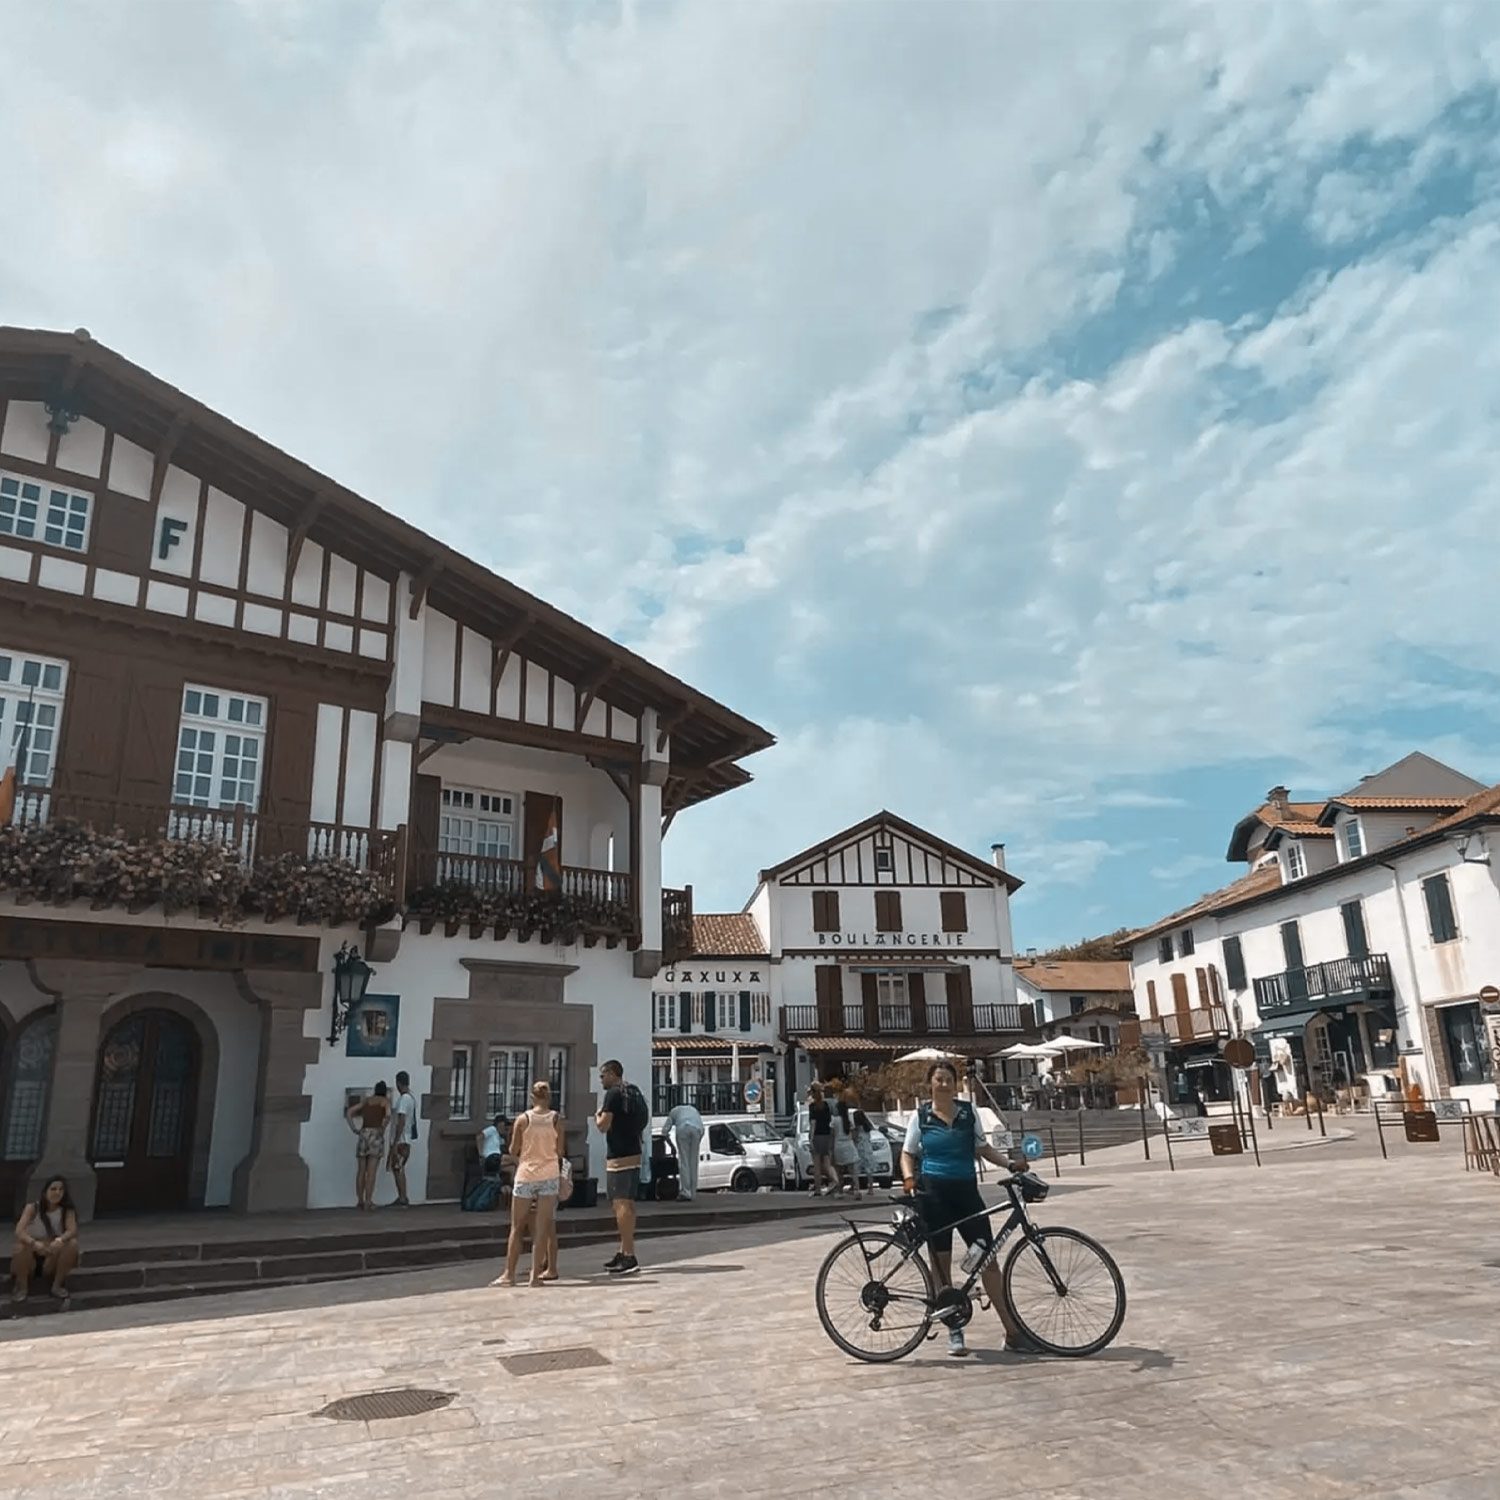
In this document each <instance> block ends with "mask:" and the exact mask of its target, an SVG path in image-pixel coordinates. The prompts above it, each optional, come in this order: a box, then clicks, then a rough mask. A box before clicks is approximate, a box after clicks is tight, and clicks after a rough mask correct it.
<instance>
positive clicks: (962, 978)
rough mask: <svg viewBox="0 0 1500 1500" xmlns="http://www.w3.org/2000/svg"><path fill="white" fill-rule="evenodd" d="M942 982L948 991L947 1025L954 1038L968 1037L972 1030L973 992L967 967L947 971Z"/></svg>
mask: <svg viewBox="0 0 1500 1500" xmlns="http://www.w3.org/2000/svg"><path fill="white" fill-rule="evenodd" d="M943 980H944V983H945V984H946V985H947V989H948V1024H949V1025H950V1026H951V1027H952V1028H953V1034H954V1035H955V1036H969V1035H971V1034H972V1032H973V1030H974V991H973V989H972V983H973V981H972V979H971V978H970V976H969V968H968V965H967V964H965V965H964V967H963V968H961V969H949V970H948V972H947V973H946V974H945V975H944V976H943Z"/></svg>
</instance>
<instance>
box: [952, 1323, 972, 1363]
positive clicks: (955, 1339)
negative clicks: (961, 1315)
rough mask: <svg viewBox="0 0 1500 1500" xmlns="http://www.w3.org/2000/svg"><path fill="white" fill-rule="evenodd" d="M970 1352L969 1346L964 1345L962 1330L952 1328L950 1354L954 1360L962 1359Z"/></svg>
mask: <svg viewBox="0 0 1500 1500" xmlns="http://www.w3.org/2000/svg"><path fill="white" fill-rule="evenodd" d="M968 1352H969V1346H968V1345H967V1344H966V1343H964V1331H963V1329H962V1328H950V1329H949V1330H948V1353H949V1354H951V1355H952V1356H953V1358H954V1359H962V1358H963V1357H964V1355H966V1354H967V1353H968Z"/></svg>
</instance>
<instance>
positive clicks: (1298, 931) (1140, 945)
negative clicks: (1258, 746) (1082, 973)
mask: <svg viewBox="0 0 1500 1500" xmlns="http://www.w3.org/2000/svg"><path fill="white" fill-rule="evenodd" d="M1497 829H1500V786H1492V787H1485V786H1484V785H1483V784H1482V783H1480V782H1478V781H1476V780H1474V779H1473V778H1471V777H1469V776H1466V775H1464V774H1463V773H1461V772H1459V771H1455V770H1453V769H1452V768H1451V767H1449V766H1445V765H1442V764H1441V763H1440V762H1438V761H1435V760H1433V759H1431V758H1430V757H1429V756H1426V755H1423V754H1420V753H1415V754H1412V755H1408V756H1407V757H1405V758H1404V759H1403V760H1401V761H1398V762H1397V763H1396V764H1395V765H1392V766H1389V767H1387V768H1386V769H1385V770H1384V771H1381V772H1379V773H1378V774H1376V775H1373V776H1367V777H1365V778H1364V779H1363V780H1362V781H1361V782H1360V783H1359V784H1358V785H1357V786H1355V787H1353V788H1351V789H1350V790H1349V791H1347V792H1343V793H1340V794H1339V795H1336V796H1333V797H1325V798H1321V799H1318V800H1315V801H1302V802H1294V801H1292V800H1291V797H1290V794H1289V793H1288V791H1287V789H1286V788H1284V787H1275V788H1273V789H1272V791H1271V792H1270V794H1269V796H1268V797H1267V800H1266V802H1265V803H1264V804H1262V805H1261V806H1260V807H1258V808H1256V809H1255V811H1253V812H1251V813H1249V814H1247V815H1246V816H1245V817H1244V818H1242V819H1241V820H1240V821H1239V823H1238V824H1237V825H1236V827H1235V830H1234V834H1233V836H1232V838H1231V842H1230V846H1229V852H1228V857H1229V859H1230V860H1231V861H1232V862H1236V863H1239V862H1243V863H1244V864H1245V865H1246V866H1247V867H1248V868H1247V870H1246V873H1245V874H1243V875H1242V876H1240V878H1239V879H1237V880H1235V881H1234V882H1233V883H1231V884H1230V885H1228V886H1225V887H1223V888H1222V889H1220V890H1217V891H1214V892H1212V893H1211V894H1209V895H1207V896H1205V897H1203V898H1201V899H1200V900H1199V901H1197V902H1195V903H1194V904H1193V905H1191V906H1189V907H1187V908H1185V909H1183V910H1182V911H1179V912H1175V913H1173V914H1172V915H1170V916H1168V917H1163V918H1161V919H1160V920H1158V921H1156V922H1153V923H1151V924H1150V925H1148V926H1146V927H1143V928H1141V929H1140V930H1138V931H1137V932H1135V933H1133V934H1132V935H1131V938H1130V952H1131V972H1132V987H1133V990H1134V996H1135V1004H1136V1010H1137V1013H1138V1015H1139V1017H1140V1019H1141V1025H1142V1029H1143V1031H1147V1032H1149V1031H1153V1030H1154V1031H1157V1032H1158V1033H1160V1034H1163V1035H1164V1038H1165V1040H1166V1042H1167V1044H1168V1048H1169V1050H1168V1054H1167V1055H1168V1064H1169V1066H1168V1073H1169V1079H1171V1080H1172V1081H1173V1083H1174V1086H1175V1087H1177V1088H1179V1089H1180V1088H1182V1087H1184V1086H1185V1083H1186V1079H1185V1074H1186V1071H1187V1069H1188V1068H1189V1067H1190V1066H1191V1065H1192V1064H1193V1063H1195V1062H1198V1060H1199V1059H1200V1058H1202V1057H1204V1056H1205V1055H1207V1056H1209V1057H1210V1060H1212V1057H1213V1056H1216V1054H1217V1051H1218V1048H1219V1044H1220V1043H1221V1042H1222V1040H1223V1038H1224V1037H1225V1036H1227V1035H1228V1034H1230V1033H1231V1032H1240V1031H1243V1032H1245V1033H1248V1034H1249V1035H1250V1036H1251V1037H1252V1038H1253V1040H1254V1042H1255V1045H1256V1050H1257V1054H1258V1059H1259V1064H1260V1070H1261V1072H1262V1074H1263V1075H1264V1076H1266V1077H1267V1078H1268V1079H1269V1080H1270V1086H1271V1088H1272V1089H1273V1090H1275V1091H1276V1092H1279V1093H1281V1094H1283V1095H1286V1094H1291V1095H1294V1096H1297V1097H1300V1096H1301V1095H1302V1094H1303V1093H1304V1092H1305V1091H1307V1090H1310V1089H1315V1090H1319V1091H1321V1092H1323V1093H1324V1094H1336V1093H1337V1091H1340V1090H1346V1091H1349V1092H1351V1093H1353V1094H1359V1093H1362V1092H1364V1091H1365V1090H1369V1091H1370V1092H1372V1093H1375V1094H1379V1093H1382V1092H1390V1091H1394V1090H1396V1089H1397V1088H1400V1087H1405V1086H1406V1085H1407V1084H1409V1083H1412V1082H1415V1083H1418V1084H1420V1086H1421V1088H1422V1090H1423V1091H1424V1093H1425V1094H1426V1095H1427V1096H1428V1097H1441V1096H1453V1097H1460V1098H1465V1097H1466V1098H1469V1099H1471V1100H1472V1101H1473V1102H1474V1104H1475V1106H1476V1107H1485V1106H1489V1107H1492V1106H1493V1105H1494V1103H1495V1100H1496V1086H1495V1072H1496V1069H1495V1063H1494V1047H1495V1043H1496V1041H1497V1040H1500V1037H1496V1036H1493V1035H1491V1036H1487V1035H1486V1029H1487V1020H1486V1017H1485V1016H1484V1014H1483V1013H1482V1007H1481V1002H1480V991H1481V990H1483V989H1485V988H1486V987H1487V986H1489V985H1500V883H1497V876H1500V855H1497V853H1496V849H1497V845H1500V836H1497V832H1496V830H1497ZM1197 1076H1198V1079H1199V1080H1200V1081H1208V1080H1212V1081H1213V1083H1214V1084H1215V1087H1214V1088H1213V1089H1212V1090H1205V1092H1207V1093H1208V1094H1209V1097H1215V1096H1218V1097H1222V1096H1223V1092H1224V1090H1226V1089H1227V1087H1228V1075H1227V1071H1226V1070H1225V1069H1224V1068H1223V1066H1222V1064H1218V1065H1216V1066H1211V1067H1209V1068H1207V1069H1205V1070H1203V1071H1202V1072H1200V1073H1199V1074H1198V1075H1197Z"/></svg>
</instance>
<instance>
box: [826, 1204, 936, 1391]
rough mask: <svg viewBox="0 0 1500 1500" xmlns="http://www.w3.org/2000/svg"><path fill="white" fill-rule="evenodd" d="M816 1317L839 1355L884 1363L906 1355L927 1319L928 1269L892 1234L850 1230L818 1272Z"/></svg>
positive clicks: (929, 1306) (929, 1311)
mask: <svg viewBox="0 0 1500 1500" xmlns="http://www.w3.org/2000/svg"><path fill="white" fill-rule="evenodd" d="M817 1303H818V1319H819V1321H820V1322H821V1323H822V1324H823V1331H824V1332H825V1333H826V1334H827V1335H828V1337H829V1338H831V1339H832V1340H833V1341H834V1343H835V1344H837V1345H838V1346H839V1348H840V1349H842V1350H843V1351H844V1353H845V1354H852V1355H853V1356H854V1358H855V1359H863V1360H867V1361H869V1362H870V1363H871V1364H888V1363H890V1361H892V1360H895V1359H900V1358H901V1357H902V1356H903V1355H907V1354H910V1353H911V1351H912V1350H913V1349H915V1348H916V1347H917V1345H918V1344H920V1343H921V1342H922V1340H923V1339H924V1338H926V1337H927V1330H928V1328H929V1326H930V1325H931V1323H932V1272H931V1271H929V1270H928V1269H927V1262H926V1261H924V1260H923V1259H922V1257H921V1255H920V1254H917V1253H916V1252H912V1253H908V1252H907V1247H906V1246H905V1245H904V1244H903V1243H902V1242H901V1241H900V1240H898V1239H897V1238H896V1236H895V1235H893V1234H887V1233H885V1232H883V1231H880V1230H876V1231H874V1232H872V1233H866V1234H851V1235H850V1236H849V1237H848V1238H847V1239H843V1240H840V1241H839V1243H838V1244H837V1245H835V1246H834V1247H833V1249H832V1250H830V1251H829V1253H828V1258H827V1259H826V1260H825V1261H824V1262H823V1265H822V1268H821V1269H820V1270H819V1272H818V1286H817Z"/></svg>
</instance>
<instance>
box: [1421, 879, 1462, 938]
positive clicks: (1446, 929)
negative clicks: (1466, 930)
mask: <svg viewBox="0 0 1500 1500" xmlns="http://www.w3.org/2000/svg"><path fill="white" fill-rule="evenodd" d="M1422 893H1423V895H1425V896H1426V898H1427V928H1428V931H1429V932H1430V933H1431V935H1432V940H1433V942H1435V943H1447V942H1451V941H1452V940H1453V939H1454V938H1455V937H1457V936H1458V923H1457V922H1456V921H1455V920H1454V918H1453V892H1452V890H1451V888H1450V887H1449V885H1448V877H1447V876H1446V875H1433V876H1430V877H1429V878H1428V879H1426V880H1424V881H1423V882H1422Z"/></svg>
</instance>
